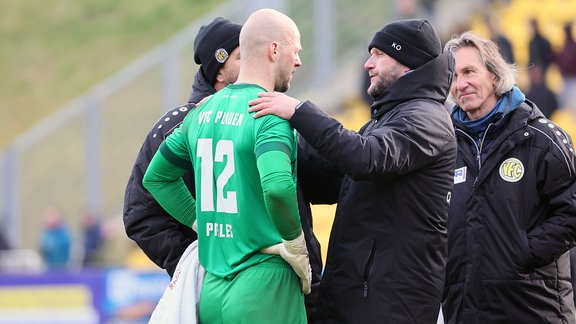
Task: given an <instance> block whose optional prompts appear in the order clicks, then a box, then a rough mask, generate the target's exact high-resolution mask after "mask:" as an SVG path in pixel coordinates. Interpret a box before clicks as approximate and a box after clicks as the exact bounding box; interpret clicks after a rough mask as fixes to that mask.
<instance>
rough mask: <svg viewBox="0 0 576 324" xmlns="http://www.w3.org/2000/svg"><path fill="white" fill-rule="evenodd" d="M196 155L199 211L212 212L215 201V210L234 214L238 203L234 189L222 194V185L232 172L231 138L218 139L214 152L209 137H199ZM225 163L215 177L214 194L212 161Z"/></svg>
mask: <svg viewBox="0 0 576 324" xmlns="http://www.w3.org/2000/svg"><path fill="white" fill-rule="evenodd" d="M196 156H197V157H199V158H200V160H201V162H200V170H201V173H200V195H201V196H200V211H204V212H213V211H214V201H216V212H219V213H228V214H236V213H238V205H237V202H236V191H227V192H226V195H224V186H225V185H226V183H227V182H228V180H230V177H232V175H233V174H234V170H235V169H234V168H235V166H234V143H233V142H232V141H231V140H219V141H218V143H216V152H213V150H212V139H211V138H199V139H198V146H197V152H196ZM224 157H226V164H225V165H224V169H223V170H222V172H221V173H220V174H219V175H218V176H217V177H216V194H214V182H213V181H212V179H213V176H214V163H223V162H224Z"/></svg>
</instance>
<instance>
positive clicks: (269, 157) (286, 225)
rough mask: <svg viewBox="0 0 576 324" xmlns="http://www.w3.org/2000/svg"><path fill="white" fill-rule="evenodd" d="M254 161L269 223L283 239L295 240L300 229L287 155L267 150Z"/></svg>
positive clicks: (294, 190)
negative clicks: (271, 223) (258, 173)
mask: <svg viewBox="0 0 576 324" xmlns="http://www.w3.org/2000/svg"><path fill="white" fill-rule="evenodd" d="M256 162H257V165H258V171H259V172H260V182H261V184H262V190H263V193H264V202H265V204H266V209H267V210H268V214H269V215H270V217H271V218H272V222H273V223H274V225H276V228H277V229H278V232H279V233H280V235H281V236H282V238H283V239H285V240H292V239H295V238H296V237H298V235H300V233H301V232H302V225H301V223H300V214H299V213H298V202H297V197H296V184H295V183H294V179H293V177H292V166H291V163H290V158H289V156H288V155H287V154H286V153H285V152H283V151H279V150H271V151H266V152H264V153H262V154H260V155H259V156H258V159H257V161H256Z"/></svg>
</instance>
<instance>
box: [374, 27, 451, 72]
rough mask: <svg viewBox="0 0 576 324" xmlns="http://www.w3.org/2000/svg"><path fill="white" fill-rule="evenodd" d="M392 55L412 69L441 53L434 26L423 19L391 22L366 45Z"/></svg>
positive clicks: (438, 38) (440, 45) (440, 44)
mask: <svg viewBox="0 0 576 324" xmlns="http://www.w3.org/2000/svg"><path fill="white" fill-rule="evenodd" d="M373 47H376V48H377V49H379V50H381V51H383V52H384V53H386V54H388V55H390V56H391V57H393V58H394V59H395V60H396V61H398V62H400V63H402V64H404V65H406V66H407V67H409V68H410V69H412V70H414V69H417V68H419V67H420V66H422V65H424V64H425V63H427V62H428V61H430V60H432V59H433V58H435V57H437V56H438V55H440V54H442V43H441V41H440V37H439V36H438V34H437V33H436V31H435V30H434V27H432V25H430V23H429V22H428V21H427V20H425V19H404V20H398V21H395V22H392V23H390V24H388V25H386V26H384V28H382V29H381V30H380V31H379V32H377V33H376V35H374V38H373V39H372V41H371V42H370V45H369V46H368V51H370V50H371V49H372V48H373Z"/></svg>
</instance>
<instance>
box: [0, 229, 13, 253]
mask: <svg viewBox="0 0 576 324" xmlns="http://www.w3.org/2000/svg"><path fill="white" fill-rule="evenodd" d="M2 225H3V226H1V227H0V251H4V250H10V249H11V248H12V247H11V246H10V241H9V240H8V236H7V235H6V226H4V223H3V222H2Z"/></svg>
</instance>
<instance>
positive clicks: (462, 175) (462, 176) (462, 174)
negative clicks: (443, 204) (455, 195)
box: [454, 167, 467, 184]
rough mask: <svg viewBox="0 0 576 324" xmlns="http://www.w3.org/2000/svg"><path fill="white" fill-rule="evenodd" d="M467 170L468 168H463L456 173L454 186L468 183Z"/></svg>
mask: <svg viewBox="0 0 576 324" xmlns="http://www.w3.org/2000/svg"><path fill="white" fill-rule="evenodd" d="M466 170H467V169H466V167H461V168H458V169H456V170H455V171H454V184H459V183H462V182H466Z"/></svg>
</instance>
